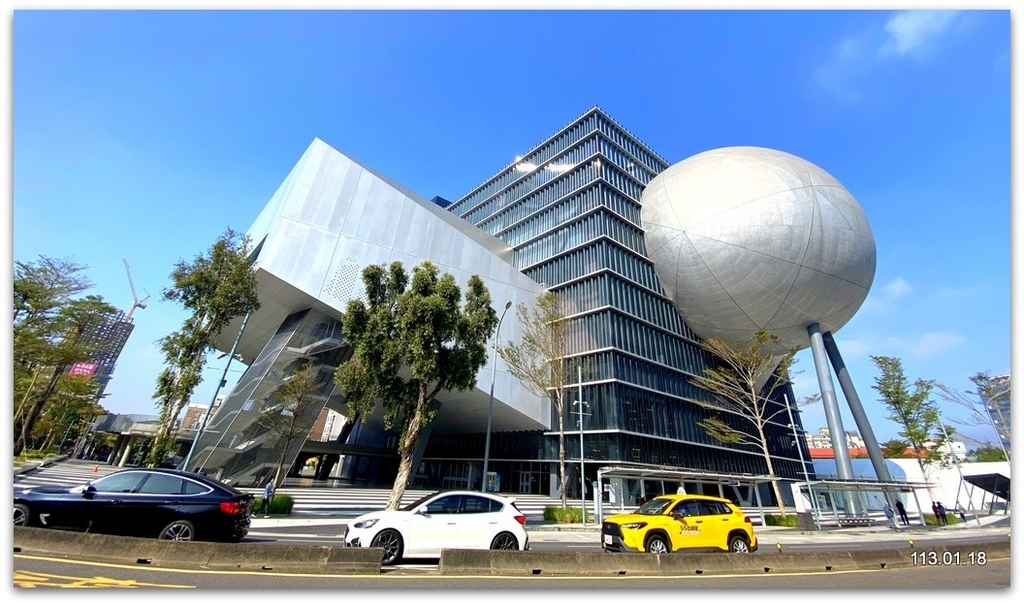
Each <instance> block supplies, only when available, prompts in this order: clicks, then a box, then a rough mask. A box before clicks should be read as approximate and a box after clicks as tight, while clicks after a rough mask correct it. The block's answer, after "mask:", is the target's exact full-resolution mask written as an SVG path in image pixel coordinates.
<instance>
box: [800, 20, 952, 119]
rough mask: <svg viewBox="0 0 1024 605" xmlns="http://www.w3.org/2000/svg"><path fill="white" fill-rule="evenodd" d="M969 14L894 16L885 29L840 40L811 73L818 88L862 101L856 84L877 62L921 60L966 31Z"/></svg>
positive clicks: (880, 28)
mask: <svg viewBox="0 0 1024 605" xmlns="http://www.w3.org/2000/svg"><path fill="white" fill-rule="evenodd" d="M969 15H970V13H963V12H961V11H939V10H914V11H899V12H896V13H894V14H893V15H892V16H891V17H890V18H889V20H888V21H886V22H885V24H884V25H882V26H881V27H879V26H878V25H877V24H876V25H873V26H871V27H868V28H867V29H865V30H864V31H862V32H860V33H859V34H857V35H854V36H846V37H844V38H843V39H842V40H840V41H839V42H838V43H837V44H836V45H835V46H834V47H833V48H832V52H831V53H829V56H828V59H826V60H825V63H824V64H822V65H821V67H819V68H818V69H817V70H815V72H814V79H815V80H816V81H817V82H818V84H819V85H820V86H821V87H822V88H824V89H826V90H828V91H829V92H831V93H832V94H834V95H835V96H836V97H838V98H839V99H841V100H843V101H845V102H847V103H855V102H857V101H859V100H861V99H862V98H863V97H864V93H863V91H862V90H860V89H859V86H858V83H859V82H861V81H864V80H866V79H868V78H870V77H872V72H874V71H875V70H877V69H878V63H879V61H880V60H883V59H888V58H896V59H903V58H909V59H912V60H918V61H920V60H922V59H924V58H926V57H927V56H928V54H929V53H930V52H932V51H933V50H935V49H936V48H938V47H939V43H940V40H941V39H942V38H943V37H945V36H946V35H948V34H949V33H951V32H952V31H953V30H954V29H956V28H957V27H958V26H961V25H962V26H963V27H965V28H966V27H968V25H967V23H968V21H969Z"/></svg>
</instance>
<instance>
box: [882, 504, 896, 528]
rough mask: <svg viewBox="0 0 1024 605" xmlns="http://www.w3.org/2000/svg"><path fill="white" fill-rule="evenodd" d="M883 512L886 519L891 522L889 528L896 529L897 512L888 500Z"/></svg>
mask: <svg viewBox="0 0 1024 605" xmlns="http://www.w3.org/2000/svg"><path fill="white" fill-rule="evenodd" d="M882 512H884V513H885V518H886V519H888V520H889V527H891V528H893V529H896V511H894V510H893V509H892V505H891V504H889V501H888V500H886V501H885V506H883V507H882Z"/></svg>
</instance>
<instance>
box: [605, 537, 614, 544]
mask: <svg viewBox="0 0 1024 605" xmlns="http://www.w3.org/2000/svg"><path fill="white" fill-rule="evenodd" d="M604 543H605V544H611V543H612V537H611V536H605V537H604Z"/></svg>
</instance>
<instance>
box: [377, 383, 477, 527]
mask: <svg viewBox="0 0 1024 605" xmlns="http://www.w3.org/2000/svg"><path fill="white" fill-rule="evenodd" d="M419 390H420V392H419V397H418V398H417V401H416V407H415V409H414V410H413V414H412V418H410V419H409V424H408V426H406V428H405V434H404V435H402V439H401V441H400V442H399V449H398V455H399V461H398V475H396V476H395V483H394V485H393V486H392V487H391V497H389V498H388V503H387V505H386V506H385V507H384V508H385V509H386V510H398V505H399V503H401V501H402V496H404V495H405V486H406V484H408V482H409V474H410V473H411V471H412V456H413V453H414V452H415V451H416V442H417V441H419V438H420V433H421V432H422V431H423V416H424V412H425V411H426V409H427V397H426V395H427V392H426V391H427V387H426V385H425V384H422V383H420V389H419ZM484 479H485V480H486V477H485V478H484Z"/></svg>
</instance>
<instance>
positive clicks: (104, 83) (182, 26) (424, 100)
mask: <svg viewBox="0 0 1024 605" xmlns="http://www.w3.org/2000/svg"><path fill="white" fill-rule="evenodd" d="M43 6H46V5H43ZM224 6H230V5H229V4H228V5H224ZM18 8H20V9H21V10H15V11H13V23H12V26H11V27H12V31H13V38H14V39H13V57H12V62H11V63H10V64H11V65H12V66H13V69H12V74H11V75H12V79H11V81H12V83H13V88H12V97H13V119H12V121H11V124H12V128H13V130H12V132H11V133H10V134H11V140H12V142H13V144H12V150H13V162H12V167H11V171H12V172H11V174H12V177H13V187H12V195H13V199H12V200H11V201H12V205H13V211H12V213H11V217H12V218H11V221H12V224H11V231H12V233H13V246H12V251H11V253H12V255H13V259H14V260H19V261H33V260H36V259H37V258H38V257H39V256H40V255H46V256H50V257H58V258H62V257H70V258H73V259H74V260H75V261H77V262H79V263H80V264H83V265H86V266H88V271H87V274H88V275H89V277H90V278H91V279H92V281H93V282H94V283H95V288H94V289H93V290H92V291H91V293H94V294H98V295H101V296H103V297H104V298H106V299H107V300H108V301H109V302H111V303H113V304H115V305H117V306H119V307H121V308H123V309H126V310H127V309H128V307H130V306H131V304H132V298H131V291H130V288H129V283H128V277H127V275H126V271H125V266H124V260H127V261H128V263H129V264H130V265H131V271H132V276H133V279H134V283H135V288H136V290H137V291H138V294H139V296H140V297H144V296H145V293H144V291H145V292H148V293H149V294H150V295H151V298H150V299H149V301H148V306H147V307H146V308H145V309H137V310H136V311H135V313H134V318H135V322H136V328H135V332H134V334H133V335H132V337H131V339H130V341H129V342H128V344H127V346H126V347H125V350H124V352H123V354H122V356H121V358H120V360H119V363H118V366H117V370H116V372H115V377H114V379H113V381H112V382H111V383H110V385H109V387H108V392H109V393H110V395H109V397H107V398H106V399H105V400H104V401H103V403H104V405H105V406H106V407H107V408H108V409H109V410H110V411H112V412H115V413H140V414H155V413H156V408H155V406H154V404H153V401H152V392H153V390H154V386H155V381H156V376H157V374H158V373H159V372H160V370H161V369H162V363H163V359H162V355H161V354H160V352H159V349H158V345H157V343H156V341H157V340H158V339H159V338H161V337H163V336H165V335H167V334H168V333H170V332H172V331H174V330H177V329H178V328H179V327H180V325H181V322H182V320H183V319H184V318H185V313H184V312H183V311H182V310H181V308H180V307H178V306H177V305H176V304H173V303H169V302H163V301H161V300H160V294H161V291H162V290H163V289H164V288H166V287H167V286H168V285H169V279H168V276H169V274H170V272H171V270H172V269H173V266H174V263H175V262H177V261H178V260H182V259H191V258H193V257H194V256H195V255H196V254H200V253H203V252H204V251H205V250H206V249H207V248H208V246H209V245H210V244H211V243H212V242H213V241H214V240H215V239H216V237H217V236H218V235H219V234H220V233H222V232H223V230H224V229H225V228H226V227H229V226H230V227H232V228H234V229H236V230H240V231H244V230H246V229H248V227H249V225H250V224H251V222H252V221H253V220H254V219H255V218H256V216H257V214H258V213H259V211H260V210H261V209H262V208H263V206H264V205H265V204H266V202H267V201H268V200H269V199H270V197H271V196H272V195H273V193H274V191H275V190H276V188H277V187H278V185H280V183H281V182H282V180H283V179H284V177H285V176H286V175H287V173H288V171H289V170H290V169H291V167H292V166H293V165H294V163H295V162H296V161H297V160H298V159H299V157H300V155H301V154H302V152H303V151H304V150H305V148H306V147H307V146H308V145H309V143H310V142H311V141H312V140H313V138H314V137H318V138H320V139H323V140H324V141H325V142H327V143H328V144H330V145H332V146H333V147H335V148H337V149H338V150H340V151H342V152H344V153H346V154H348V155H351V156H352V157H354V158H357V159H359V160H360V161H363V162H365V163H367V164H369V165H370V166H373V167H374V168H376V169H378V170H379V171H381V172H383V173H384V174H387V175H388V176H390V177H391V178H393V179H395V180H397V181H398V182H400V183H402V184H404V185H405V186H407V187H409V188H411V189H412V190H414V191H417V192H418V193H420V194H422V195H424V196H427V197H433V196H435V195H441V196H444V197H446V198H448V199H453V200H454V199H456V198H458V197H459V196H461V195H462V194H464V193H465V192H467V191H469V190H470V189H472V188H473V187H475V186H476V185H478V184H480V183H481V182H483V181H484V180H486V179H487V178H488V177H489V176H491V175H492V174H493V173H495V172H496V171H498V170H499V169H500V168H502V167H504V166H505V165H507V164H508V163H510V162H511V161H512V160H513V159H514V158H515V156H516V155H518V154H522V153H523V152H525V151H527V150H528V149H530V148H531V147H532V146H533V145H535V144H536V143H539V142H541V141H542V140H544V139H546V138H547V137H548V136H550V135H551V134H553V133H554V132H555V131H557V130H558V129H559V128H561V127H562V126H564V125H565V124H566V123H568V122H569V121H571V120H573V119H574V118H575V117H576V116H578V115H579V114H581V113H583V112H584V111H586V110H587V109H588V108H590V107H591V106H593V105H599V106H600V107H602V108H603V109H604V110H605V111H607V112H608V113H609V114H610V115H611V116H612V117H613V118H615V119H616V120H617V121H618V122H620V123H621V124H622V125H623V126H625V127H626V128H627V129H629V130H630V131H631V132H632V133H633V134H634V135H636V136H637V137H638V138H639V139H641V140H642V141H644V142H645V143H646V144H648V145H649V146H650V147H652V148H653V149H654V150H655V151H656V152H658V153H659V154H660V155H661V156H662V157H664V158H665V159H666V160H668V161H669V162H670V163H675V162H678V161H681V160H683V159H685V158H687V157H689V156H691V155H694V154H696V153H699V152H702V151H706V150H709V149H713V148H717V147H723V146H730V145H759V146H765V147H772V148H776V149H780V150H783V151H787V152H790V153H793V154H796V155H798V156H800V157H803V158H805V159H807V160H809V161H811V162H813V163H815V164H817V165H819V166H821V167H822V168H824V169H825V170H827V171H828V172H830V173H831V174H832V175H833V176H835V177H836V178H838V179H839V180H840V181H841V182H842V183H843V184H844V185H845V186H846V187H847V188H848V189H849V190H850V191H851V192H852V193H853V195H854V196H855V197H856V198H857V199H858V201H859V202H860V204H861V206H862V207H863V209H864V211H865V214H866V215H867V217H868V221H869V222H870V224H871V227H872V229H873V231H874V235H875V240H876V245H877V256H878V265H877V271H876V274H875V281H874V284H873V287H872V291H871V294H870V295H869V296H868V299H867V301H866V302H865V303H864V305H863V307H862V308H861V310H860V312H859V313H858V314H857V315H856V316H855V317H854V318H853V319H852V320H851V321H850V322H849V323H848V324H847V325H846V326H845V327H844V328H842V329H841V330H839V331H838V332H837V333H836V339H837V342H838V344H839V347H840V349H841V351H842V353H843V355H844V358H845V360H846V362H847V366H848V368H849V370H850V374H851V377H852V379H853V381H854V383H855V385H856V387H857V389H858V392H859V395H860V398H861V400H862V401H863V403H864V405H865V407H866V409H867V412H868V415H869V417H870V418H871V421H872V426H873V428H874V432H875V434H876V436H877V437H878V438H879V439H880V440H882V441H884V440H887V439H890V438H894V437H896V432H897V430H898V429H897V427H896V425H895V424H893V423H892V422H889V421H888V420H886V419H885V416H886V415H887V412H886V410H885V409H884V406H882V404H880V403H879V402H878V401H877V393H876V392H875V391H874V390H873V389H872V388H871V387H872V385H873V381H874V379H875V377H876V375H877V370H876V368H875V367H874V365H873V364H872V363H871V361H870V359H869V357H868V356H869V355H886V356H893V357H899V358H901V359H902V361H903V364H904V368H905V370H906V373H907V375H908V377H909V378H910V379H911V380H913V379H916V378H925V379H934V380H937V381H939V382H942V383H944V384H946V385H948V386H950V387H952V388H954V389H958V390H965V389H968V388H971V386H972V385H971V383H970V382H969V381H968V377H969V376H970V375H972V374H974V373H976V372H980V371H985V372H990V373H992V374H1001V373H1007V372H1009V371H1010V369H1011V362H1010V349H1011V347H1010V343H1011V335H1010V315H1011V307H1010V303H1011V301H1010V283H1011V281H1010V271H1011V264H1010V257H1011V254H1010V252H1011V250H1010V240H1011V225H1010V199H1011V189H1010V178H1009V177H1010V167H1011V163H1010V140H1011V136H1010V135H1011V132H1010V109H1011V105H1010V58H1011V57H1010V38H1009V35H1010V12H1009V10H993V11H978V12H942V11H929V12H911V13H904V12H891V11H874V10H871V11H742V10H740V11H722V12H702V11H689V10H684V11H673V10H665V11H645V12H629V11H522V12H514V13H510V12H495V11H484V12H474V11H436V12H435V11H418V12H410V11H379V12H357V11H350V10H338V11H305V12H287V11H255V12H253V11H249V12H246V11H235V10H224V11H180V12H177V11H175V12H171V11H147V12H133V11H127V10H114V11H87V12H75V11H64V10H49V11H36V10H31V9H33V8H35V6H34V5H33V3H23V6H19V7H18ZM4 52H9V51H4ZM8 270H10V269H8ZM8 283H9V280H8ZM8 287H9V286H8ZM7 300H10V297H9V295H8V297H7ZM6 338H9V337H6ZM798 359H799V361H798V364H797V368H798V369H802V370H803V373H802V374H800V375H799V376H798V378H797V382H796V385H795V388H796V391H797V395H798V397H799V396H803V395H809V394H811V393H813V392H817V384H816V379H815V374H814V370H813V366H812V364H811V358H810V353H809V351H806V350H805V351H803V352H801V354H800V356H799V358H798ZM222 363H223V360H221V361H216V360H211V362H210V364H209V368H210V369H209V370H208V372H207V374H206V376H207V378H206V380H204V382H203V383H202V384H201V385H200V386H199V388H198V389H197V390H196V392H195V396H194V399H193V400H194V402H196V403H199V404H203V405H205V404H208V403H209V401H210V399H211V398H212V396H213V391H214V388H215V385H216V382H217V379H218V378H219V376H220V373H221V370H222V369H223V367H224V366H223V365H221V364H222ZM235 370H241V364H236V365H235V366H234V370H233V371H231V372H229V376H228V378H229V381H230V382H233V381H234V380H236V379H237V378H238V376H239V375H240V372H239V371H235ZM5 382H9V379H8V380H7V381H5ZM5 388H9V385H8V386H6V387H5ZM836 388H837V389H838V383H836ZM840 400H841V407H843V408H845V407H846V406H845V403H843V402H842V397H841V395H840ZM963 416H964V415H963V414H960V413H958V412H956V411H955V410H950V411H949V412H948V413H946V415H945V418H946V421H947V422H948V423H950V424H951V425H953V424H955V420H956V419H957V418H962V417H963ZM843 418H844V423H845V426H846V428H847V429H848V430H855V429H856V426H855V424H854V423H853V420H852V416H851V415H850V414H849V413H848V411H844V413H843ZM804 423H805V427H806V428H807V429H808V430H811V431H816V430H817V428H818V427H823V426H825V420H824V413H823V412H822V410H821V406H820V404H819V405H817V406H814V407H812V408H809V409H807V410H806V411H805V413H804ZM963 428H964V430H965V432H966V433H967V434H968V435H972V436H974V437H975V438H977V439H982V440H986V439H988V440H993V439H994V437H993V434H992V432H991V429H986V428H985V427H981V428H977V427H963Z"/></svg>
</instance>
